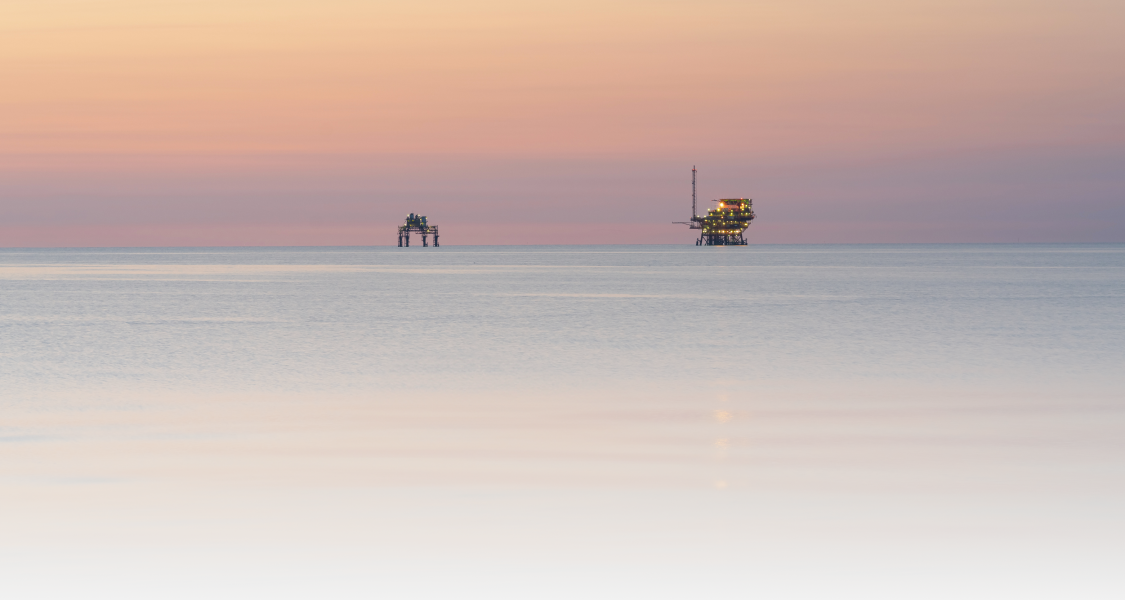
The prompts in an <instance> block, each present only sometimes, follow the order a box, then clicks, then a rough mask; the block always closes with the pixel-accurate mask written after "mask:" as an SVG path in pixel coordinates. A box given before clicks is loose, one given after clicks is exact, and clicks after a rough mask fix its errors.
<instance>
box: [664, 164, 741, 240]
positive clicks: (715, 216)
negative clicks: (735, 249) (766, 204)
mask: <svg viewBox="0 0 1125 600" xmlns="http://www.w3.org/2000/svg"><path fill="white" fill-rule="evenodd" d="M712 202H718V203H719V206H718V207H717V208H712V209H710V210H708V211H707V214H706V215H703V216H700V215H698V214H696V202H695V167H692V168H691V221H677V222H676V224H678V225H687V226H688V227H689V228H690V229H699V230H700V234H699V239H697V240H695V245H696V246H745V245H746V238H745V237H743V235H742V233H743V232H744V231H746V228H747V227H749V226H750V222H751V221H753V220H754V201H753V200H751V199H749V198H724V199H722V200H712Z"/></svg>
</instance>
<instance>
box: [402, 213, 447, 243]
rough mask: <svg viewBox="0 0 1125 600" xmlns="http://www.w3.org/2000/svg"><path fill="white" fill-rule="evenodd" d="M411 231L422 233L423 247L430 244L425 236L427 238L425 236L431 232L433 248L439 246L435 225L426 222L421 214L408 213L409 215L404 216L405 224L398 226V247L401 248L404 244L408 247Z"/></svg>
mask: <svg viewBox="0 0 1125 600" xmlns="http://www.w3.org/2000/svg"><path fill="white" fill-rule="evenodd" d="M411 232H414V233H420V234H422V246H423V247H426V246H429V245H430V244H429V243H428V241H427V239H426V238H427V236H429V235H431V234H432V235H433V236H434V248H437V247H438V246H439V244H438V228H437V225H430V224H428V223H426V217H423V216H422V215H416V214H414V213H410V216H408V217H406V224H405V225H399V226H398V247H399V248H402V247H404V246H405V247H407V248H409V247H410V233H411Z"/></svg>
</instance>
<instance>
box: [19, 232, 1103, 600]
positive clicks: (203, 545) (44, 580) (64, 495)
mask: <svg viewBox="0 0 1125 600" xmlns="http://www.w3.org/2000/svg"><path fill="white" fill-rule="evenodd" d="M404 250H405V249H402V250H399V249H354V248H353V249H229V250H227V249H211V250H208V251H187V250H163V251H161V250H148V251H127V250H124V251H83V250H43V251H26V250H24V251H0V390H2V396H0V416H2V420H0V494H3V496H2V497H3V498H4V506H5V508H6V510H5V511H4V512H3V514H2V515H0V553H2V554H3V556H0V561H2V563H3V564H6V565H14V568H9V572H7V573H5V577H4V578H3V580H4V582H3V583H0V590H15V591H17V592H19V593H20V595H22V596H24V597H27V596H29V590H39V591H41V592H42V593H43V594H45V595H60V596H74V595H76V593H77V594H78V595H82V594H81V591H82V590H89V589H98V590H108V591H110V592H112V593H113V594H115V595H125V596H129V595H135V596H137V597H152V596H159V597H166V596H177V595H182V596H184V597H199V596H201V595H208V596H216V595H218V596H230V597H244V596H246V595H261V594H271V595H277V596H286V595H293V596H298V597H306V596H310V595H318V596H323V595H329V596H341V597H349V596H354V597H371V596H372V595H376V594H383V595H390V596H392V597H425V596H439V597H450V596H453V597H462V596H478V595H479V596H482V597H509V596H510V597H564V598H566V597H577V596H582V597H586V596H594V597H623V596H636V595H638V594H639V595H644V596H653V597H661V596H665V597H692V596H698V595H702V594H727V595H738V596H753V595H761V596H764V597H864V598H870V597H895V598H900V597H912V598H913V597H997V595H998V594H999V595H1005V596H1008V595H1012V594H1013V593H1017V594H1018V595H1020V596H1021V597H1035V596H1046V597H1075V595H1077V596H1081V597H1107V598H1108V597H1116V596H1117V595H1118V594H1120V592H1122V591H1123V586H1122V583H1121V581H1120V579H1119V578H1118V577H1117V575H1116V570H1115V568H1114V567H1115V565H1116V561H1118V560H1119V559H1120V558H1121V554H1122V549H1123V545H1122V544H1121V542H1120V540H1121V539H1122V535H1121V534H1122V533H1125V522H1123V517H1122V515H1121V512H1120V510H1119V508H1118V507H1119V506H1120V505H1121V502H1122V500H1125V494H1123V491H1125V485H1123V484H1125V458H1123V457H1125V453H1123V452H1122V450H1125V436H1123V435H1122V434H1123V433H1125V406H1123V405H1122V398H1121V394H1120V390H1121V389H1123V387H1125V386H1122V384H1123V383H1125V381H1123V379H1125V374H1123V372H1122V370H1121V368H1120V367H1121V364H1123V361H1122V358H1125V351H1123V350H1122V348H1125V343H1123V342H1125V302H1122V298H1123V296H1125V247H1122V246H1027V247H1012V246H999V247H997V246H948V247H943V246H934V247H919V246H903V247H894V246H876V247H865V246H855V247H749V248H744V249H738V250H739V252H727V251H725V250H728V249H719V250H724V251H716V252H711V251H710V250H712V249H698V248H693V247H688V248H675V247H621V248H613V247H610V248H589V249H580V248H579V249H576V248H530V249H527V250H526V251H521V250H517V249H511V248H507V249H504V248H477V249H473V248H469V249H458V248H442V249H441V251H440V252H416V251H414V250H416V249H410V251H404ZM60 570H62V571H64V572H67V573H70V574H71V576H70V577H67V578H58V577H52V576H51V574H52V573H55V572H58V571H60ZM171 582H177V583H174V584H173V583H171ZM4 586H7V587H4ZM1059 594H1063V595H1061V596H1060V595H1059ZM6 595H7V594H6Z"/></svg>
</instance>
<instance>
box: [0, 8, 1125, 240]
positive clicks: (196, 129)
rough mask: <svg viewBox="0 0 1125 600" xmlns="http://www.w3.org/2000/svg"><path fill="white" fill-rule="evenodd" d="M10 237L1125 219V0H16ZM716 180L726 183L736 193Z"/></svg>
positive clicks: (4, 22)
mask: <svg viewBox="0 0 1125 600" xmlns="http://www.w3.org/2000/svg"><path fill="white" fill-rule="evenodd" d="M0 82H2V83H0V246H5V247H17V246H179V245H188V246H191V245H386V244H392V243H394V242H395V240H396V238H395V233H394V226H395V225H397V224H399V223H400V222H401V221H402V219H403V217H404V216H405V215H406V213H408V212H418V213H421V214H426V215H428V216H429V218H430V221H431V222H433V223H438V224H440V225H441V226H442V227H443V241H444V242H445V243H446V244H449V245H455V244H521V243H575V244H586V243H684V244H689V243H691V240H692V234H691V232H689V231H688V230H687V229H686V227H684V226H682V225H679V226H676V225H672V224H671V221H674V220H683V219H685V218H686V217H688V216H690V194H691V184H690V182H691V168H692V165H696V166H697V167H698V168H699V177H700V180H699V193H700V197H701V199H704V200H709V199H711V198H717V197H731V196H742V197H752V198H753V199H754V203H755V209H756V212H757V213H758V216H759V219H758V220H757V221H756V222H755V223H754V225H753V226H752V227H751V228H750V230H749V232H748V233H749V239H750V240H751V242H752V243H754V242H764V243H765V242H768V243H789V242H793V243H816V242H1016V241H1023V242H1034V241H1052V242H1056V241H1057V242H1095V241H1116V242H1123V241H1125V3H1122V2H1120V1H1119V0H1116V1H1110V0H1098V1H1088V0H1076V1H1075V0H1071V1H1067V2H1063V1H1061V0H1045V1H1028V0H1021V1H1019V2H1017V1H1014V0H1003V1H1001V0H983V1H979V0H974V1H972V2H968V1H958V0H953V1H950V0H942V1H940V2H938V1H929V0H924V1H921V2H890V1H886V0H852V1H848V2H843V1H832V0H813V1H805V0H786V1H780V0H778V1H769V2H729V1H711V0H702V1H696V2H690V3H689V2H678V1H647V2H620V1H619V2H605V1H598V2H591V1H586V0H570V1H567V2H551V1H547V2H534V3H528V2H514V1H497V0H477V1H475V2H464V1H429V0H421V1H412V2H402V1H399V2H378V1H366V2H365V1H358V0H355V1H346V0H318V1H316V2H312V1H308V0H270V1H265V0H223V1H214V0H195V1H190V2H188V1H165V2H157V1H151V0H148V1H141V0H104V1H90V0H35V1H31V0H8V1H6V2H4V3H3V6H2V7H0ZM706 204H707V203H706V202H705V203H704V205H706Z"/></svg>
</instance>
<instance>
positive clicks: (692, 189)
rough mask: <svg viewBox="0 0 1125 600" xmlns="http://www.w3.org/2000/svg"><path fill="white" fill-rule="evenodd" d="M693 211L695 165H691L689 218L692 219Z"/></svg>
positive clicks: (694, 213) (693, 216)
mask: <svg viewBox="0 0 1125 600" xmlns="http://www.w3.org/2000/svg"><path fill="white" fill-rule="evenodd" d="M695 215H696V212H695V165H692V166H691V218H692V219H694V218H695Z"/></svg>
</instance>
